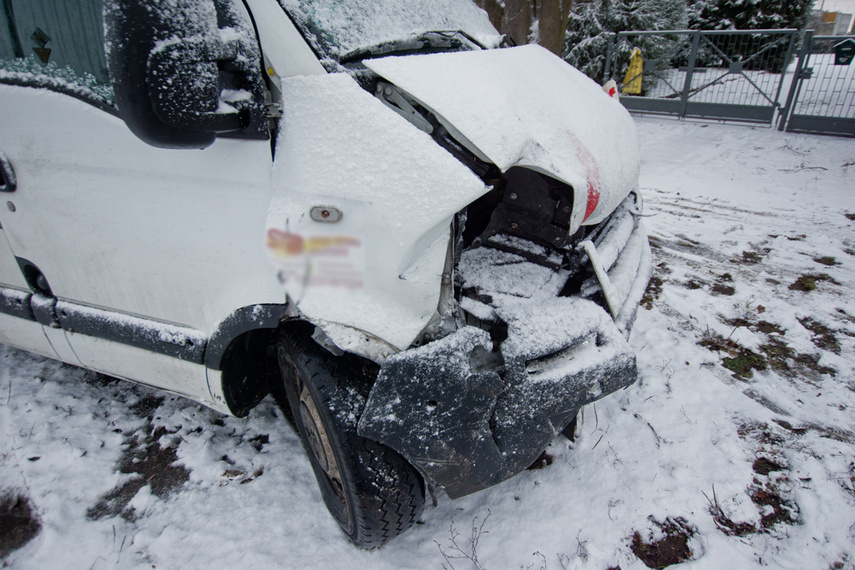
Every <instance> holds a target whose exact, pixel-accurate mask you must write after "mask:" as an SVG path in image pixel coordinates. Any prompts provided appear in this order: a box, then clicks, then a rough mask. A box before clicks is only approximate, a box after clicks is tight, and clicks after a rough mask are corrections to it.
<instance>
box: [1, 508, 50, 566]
mask: <svg viewBox="0 0 855 570" xmlns="http://www.w3.org/2000/svg"><path fill="white" fill-rule="evenodd" d="M41 529H42V525H41V523H40V522H39V519H38V518H37V517H36V514H35V512H34V510H33V507H32V505H31V504H30V500H29V499H28V498H27V497H25V496H24V495H21V494H18V493H17V492H14V491H4V492H3V493H2V494H0V560H3V559H4V558H6V557H7V556H9V554H11V553H12V552H13V551H15V550H18V549H19V548H21V547H22V546H24V545H25V544H27V543H28V542H30V541H31V540H32V539H33V538H35V536H36V535H37V534H39V531H41ZM3 567H4V568H5V567H6V565H5V564H3Z"/></svg>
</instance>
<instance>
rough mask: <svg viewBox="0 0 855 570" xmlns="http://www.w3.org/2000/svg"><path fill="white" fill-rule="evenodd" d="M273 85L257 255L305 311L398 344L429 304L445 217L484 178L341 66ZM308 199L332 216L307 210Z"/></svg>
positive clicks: (344, 342) (343, 336)
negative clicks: (334, 213)
mask: <svg viewBox="0 0 855 570" xmlns="http://www.w3.org/2000/svg"><path fill="white" fill-rule="evenodd" d="M282 93H283V100H285V101H288V105H286V108H285V109H284V111H283V117H282V128H281V130H280V135H279V140H278V141H277V149H276V159H275V164H274V168H273V188H274V191H273V196H272V199H271V203H270V209H269V214H268V219H267V232H266V235H267V242H266V243H267V245H266V249H265V251H266V252H267V254H268V258H269V259H270V261H271V263H272V264H273V267H275V269H276V271H277V272H278V273H279V275H280V279H281V280H282V281H283V282H284V285H285V290H286V292H287V293H288V295H289V296H290V298H291V299H293V300H294V301H295V303H296V304H297V307H298V308H299V310H300V311H301V312H302V313H303V314H305V315H307V316H308V317H309V318H310V319H311V320H313V321H317V320H319V319H323V320H324V321H328V322H333V323H338V324H341V325H346V326H348V327H352V328H355V329H359V330H361V331H365V332H367V333H370V334H371V335H373V336H376V337H378V338H379V339H382V340H383V341H385V342H387V343H389V344H390V345H392V346H393V347H396V348H397V349H403V348H406V347H407V346H409V345H410V344H411V343H412V341H413V339H414V338H415V337H416V335H418V333H419V332H420V331H421V330H422V329H423V328H424V326H425V325H426V324H427V323H428V321H429V320H430V318H431V317H432V316H433V313H434V312H435V310H436V307H437V303H438V300H439V292H440V280H441V275H442V268H443V266H444V264H445V258H446V254H447V252H448V236H449V233H448V232H449V228H450V226H451V219H452V218H453V216H454V215H455V213H456V212H458V211H460V210H461V209H463V208H464V207H465V206H466V205H467V204H469V203H470V202H472V201H473V200H475V199H476V198H477V197H479V196H480V195H481V194H483V193H485V192H486V191H487V188H486V187H485V186H484V183H483V182H481V180H479V179H478V178H477V177H476V176H475V175H474V174H472V172H471V171H470V170H469V169H467V168H466V167H465V166H463V164H462V163H460V162H459V161H457V160H456V159H454V158H453V157H452V156H451V155H450V154H449V153H447V152H446V151H445V150H443V149H442V148H441V147H439V146H438V145H437V144H436V142H434V140H433V139H432V138H431V137H430V136H429V135H427V134H426V133H424V132H422V131H420V130H418V129H415V128H414V127H413V126H412V125H411V124H410V123H409V122H408V121H407V120H406V119H404V118H403V117H401V116H400V115H398V114H397V113H395V112H393V111H391V110H390V109H389V108H388V107H386V106H385V105H383V103H381V102H380V101H379V100H378V99H377V98H376V97H373V96H372V95H371V94H370V93H367V92H366V91H365V90H364V89H362V88H361V87H360V86H359V85H358V84H357V83H356V82H355V81H354V80H353V79H352V78H351V77H350V76H349V75H347V74H344V73H334V74H329V75H318V76H302V77H293V78H288V79H285V80H284V81H283V83H282ZM390 149H395V152H390ZM319 164H321V165H323V168H321V169H320V170H319V168H318V165H319ZM319 206H323V207H324V208H334V209H337V210H338V211H340V212H341V214H342V216H341V220H340V221H337V222H335V223H319V222H318V221H315V220H313V219H312V218H311V216H310V215H309V214H310V212H311V210H312V209H313V208H316V207H319ZM312 244H317V247H314V246H313V245H312ZM324 244H326V245H327V246H330V245H335V244H338V245H339V246H341V247H321V245H324ZM339 250H343V251H339ZM343 277H346V278H348V280H349V281H350V282H351V283H352V286H350V287H346V286H344V285H343V284H342V283H341V281H342V278H343ZM331 288H335V295H330V294H329V293H330V290H331ZM325 332H326V333H327V335H328V336H330V338H331V339H332V340H333V342H335V343H336V344H337V345H338V346H358V345H359V343H361V342H362V341H361V340H358V339H354V338H353V337H352V334H347V333H346V331H345V327H336V328H335V329H333V328H328V329H325Z"/></svg>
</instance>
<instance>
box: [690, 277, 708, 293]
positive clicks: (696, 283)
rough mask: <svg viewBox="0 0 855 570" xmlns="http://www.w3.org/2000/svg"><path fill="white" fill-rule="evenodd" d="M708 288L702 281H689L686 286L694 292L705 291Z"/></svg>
mask: <svg viewBox="0 0 855 570" xmlns="http://www.w3.org/2000/svg"><path fill="white" fill-rule="evenodd" d="M706 286H707V283H706V282H704V281H701V280H700V279H689V281H688V282H687V283H686V284H685V287H686V289H691V290H692V291H696V290H698V289H703V288H704V287H706Z"/></svg>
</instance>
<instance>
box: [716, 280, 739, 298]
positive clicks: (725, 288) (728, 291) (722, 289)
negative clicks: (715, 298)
mask: <svg viewBox="0 0 855 570" xmlns="http://www.w3.org/2000/svg"><path fill="white" fill-rule="evenodd" d="M712 292H713V294H714V295H725V296H727V297H731V296H733V295H734V294H736V289H735V288H733V287H732V286H731V285H724V284H722V283H716V284H714V285H713V286H712Z"/></svg>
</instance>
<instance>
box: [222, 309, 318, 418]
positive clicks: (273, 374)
mask: <svg viewBox="0 0 855 570" xmlns="http://www.w3.org/2000/svg"><path fill="white" fill-rule="evenodd" d="M283 327H287V329H288V331H289V334H299V335H305V336H311V334H312V332H313V330H314V327H313V326H312V325H311V324H310V323H307V322H305V321H285V322H282V323H281V324H280V325H279V328H283ZM277 330H278V329H274V328H264V329H253V330H251V331H247V332H245V333H243V334H241V335H239V336H237V337H235V338H234V339H233V340H232V341H231V342H230V343H229V345H228V346H227V347H226V349H225V351H224V352H223V356H222V364H221V366H222V368H221V370H222V386H223V395H224V396H225V398H226V404H227V405H228V407H229V410H230V411H231V412H232V413H233V414H234V415H235V416H237V417H239V418H242V417H244V416H246V415H247V414H248V413H249V411H250V410H251V409H252V408H254V407H255V406H256V405H258V403H259V402H260V401H261V400H263V399H264V397H265V396H267V394H269V393H271V391H274V390H276V388H277V387H278V386H279V384H281V382H280V380H279V364H278V361H277V359H276V335H277Z"/></svg>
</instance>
